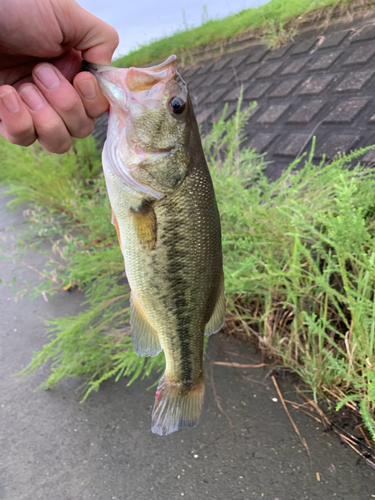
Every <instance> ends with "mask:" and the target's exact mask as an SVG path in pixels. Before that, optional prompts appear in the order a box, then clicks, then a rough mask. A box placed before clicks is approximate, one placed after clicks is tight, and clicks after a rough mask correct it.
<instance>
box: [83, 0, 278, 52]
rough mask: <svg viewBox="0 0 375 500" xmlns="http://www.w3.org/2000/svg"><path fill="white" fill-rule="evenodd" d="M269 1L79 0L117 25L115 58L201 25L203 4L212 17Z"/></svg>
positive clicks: (92, 11) (99, 15)
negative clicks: (156, 39)
mask: <svg viewBox="0 0 375 500" xmlns="http://www.w3.org/2000/svg"><path fill="white" fill-rule="evenodd" d="M267 1H268V0H188V1H186V0H185V1H182V0H156V1H155V0H78V3H79V4H80V5H81V6H82V7H83V8H84V9H86V10H88V11H89V12H91V13H92V14H94V15H95V16H97V17H100V18H101V19H103V21H106V22H107V23H108V24H111V25H112V26H114V27H115V28H116V29H117V31H118V33H119V35H120V45H119V47H118V49H117V50H116V52H115V54H114V57H115V58H116V57H119V56H120V55H125V54H127V53H128V52H129V51H130V50H131V49H133V48H136V47H137V46H138V45H139V44H144V43H147V42H149V41H151V40H153V39H155V38H161V37H163V36H165V35H170V34H172V33H173V32H174V31H176V30H177V29H180V28H183V27H184V26H185V21H184V19H185V20H186V23H187V24H188V26H189V27H191V26H199V24H201V20H202V13H203V9H204V6H205V8H206V12H207V14H208V16H209V17H210V18H215V17H225V16H228V15H229V14H233V13H235V12H239V11H240V10H243V9H248V8H250V7H258V6H259V5H262V4H264V3H266V2H267Z"/></svg>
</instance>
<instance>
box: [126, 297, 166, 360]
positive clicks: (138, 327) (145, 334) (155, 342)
mask: <svg viewBox="0 0 375 500" xmlns="http://www.w3.org/2000/svg"><path fill="white" fill-rule="evenodd" d="M130 308H131V316H130V326H131V335H132V342H133V349H134V352H135V353H136V354H138V356H156V355H157V354H159V352H160V351H161V345H160V341H159V337H158V334H157V333H156V331H155V330H154V329H153V328H152V327H151V326H150V324H149V322H148V321H147V319H146V318H145V315H144V314H143V311H142V309H141V307H140V305H139V304H138V302H137V299H136V298H135V297H134V295H133V294H132V295H131V297H130Z"/></svg>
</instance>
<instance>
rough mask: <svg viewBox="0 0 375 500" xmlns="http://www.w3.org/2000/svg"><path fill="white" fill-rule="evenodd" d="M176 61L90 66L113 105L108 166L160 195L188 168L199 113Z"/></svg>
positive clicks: (176, 183) (134, 185)
mask: <svg viewBox="0 0 375 500" xmlns="http://www.w3.org/2000/svg"><path fill="white" fill-rule="evenodd" d="M176 59H177V58H176V56H174V55H172V56H170V57H169V58H168V59H167V60H166V61H165V62H163V63H162V64H159V65H158V66H154V67H151V68H133V67H132V68H114V67H111V66H96V65H92V64H90V65H89V70H90V71H91V72H92V73H93V74H94V75H95V76H96V78H97V80H98V82H99V85H100V88H101V90H102V92H103V94H104V95H105V97H106V98H107V99H108V101H109V103H110V111H109V120H108V134H107V143H106V146H105V149H106V154H105V156H104V158H103V159H104V160H105V162H106V163H107V165H104V163H105V162H104V161H103V166H104V168H106V167H107V168H109V169H110V170H111V171H112V172H113V173H115V174H116V175H117V176H118V177H120V179H121V180H123V181H124V182H126V183H127V184H128V185H129V186H130V187H132V188H134V189H138V190H139V191H141V192H146V193H149V194H151V195H152V196H154V197H155V198H159V199H160V198H162V197H163V196H165V195H171V194H172V193H173V192H174V191H175V190H176V188H177V187H178V186H179V185H180V184H181V183H182V181H183V179H184V177H185V175H186V173H187V170H188V166H187V164H188V151H187V147H186V143H187V139H186V129H187V124H188V122H189V118H190V117H191V116H193V117H194V114H191V113H190V112H189V108H190V107H191V101H190V99H189V94H188V88H187V85H186V83H185V82H184V80H183V79H182V77H181V76H180V75H179V73H178V72H177V63H176ZM194 120H195V118H194Z"/></svg>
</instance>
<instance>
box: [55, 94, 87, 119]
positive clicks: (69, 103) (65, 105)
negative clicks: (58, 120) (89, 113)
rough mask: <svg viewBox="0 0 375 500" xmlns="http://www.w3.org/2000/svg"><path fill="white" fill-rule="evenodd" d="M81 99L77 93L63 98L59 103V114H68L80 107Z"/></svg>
mask: <svg viewBox="0 0 375 500" xmlns="http://www.w3.org/2000/svg"><path fill="white" fill-rule="evenodd" d="M81 106H82V105H81V99H80V98H79V96H78V94H75V95H72V96H71V97H70V98H69V99H65V100H63V101H61V102H60V103H59V106H58V111H59V112H60V113H61V114H70V113H72V112H74V111H76V110H77V109H80V107H81Z"/></svg>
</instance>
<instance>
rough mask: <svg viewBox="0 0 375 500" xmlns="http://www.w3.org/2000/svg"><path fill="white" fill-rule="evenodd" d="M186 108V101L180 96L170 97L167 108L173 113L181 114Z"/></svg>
mask: <svg viewBox="0 0 375 500" xmlns="http://www.w3.org/2000/svg"><path fill="white" fill-rule="evenodd" d="M185 108H186V101H185V100H184V99H183V98H182V97H180V96H176V97H172V99H171V100H170V101H169V110H170V111H171V112H172V113H173V114H175V115H181V114H182V113H183V112H184V110H185Z"/></svg>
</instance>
